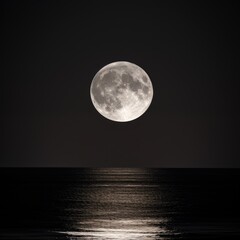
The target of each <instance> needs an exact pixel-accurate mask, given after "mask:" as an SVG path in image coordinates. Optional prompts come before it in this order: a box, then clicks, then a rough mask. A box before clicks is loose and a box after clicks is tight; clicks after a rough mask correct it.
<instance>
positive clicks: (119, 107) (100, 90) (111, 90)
mask: <svg viewBox="0 0 240 240" xmlns="http://www.w3.org/2000/svg"><path fill="white" fill-rule="evenodd" d="M90 95H91V99H92V102H93V105H94V107H95V108H96V109H97V111H98V112H99V113H100V114H101V115H102V116H104V117H105V118H107V119H110V120H112V121H117V122H128V121H131V120H134V119H136V118H138V117H140V116H141V115H142V114H143V113H144V112H145V111H146V110H147V109H148V107H149V106H150V104H151V102H152V98H153V86H152V83H151V80H150V78H149V76H148V75H147V73H146V72H145V71H144V70H143V69H142V68H140V67H139V66H137V65H136V64H133V63H130V62H114V63H110V64H108V65H106V66H105V67H103V68H102V69H100V70H99V71H98V72H97V74H96V75H95V76H94V78H93V80H92V84H91V88H90Z"/></svg>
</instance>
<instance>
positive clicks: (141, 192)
mask: <svg viewBox="0 0 240 240" xmlns="http://www.w3.org/2000/svg"><path fill="white" fill-rule="evenodd" d="M0 175H1V176H0V181H1V183H0V184H1V185H0V186H1V192H0V193H1V194H0V198H1V205H0V210H1V215H0V217H1V224H0V239H4V240H7V239H17V240H20V239H22V240H28V239H31V240H37V239H38V240H45V239H47V240H53V239H54V240H56V239H61V240H62V239H68V240H82V239H86V240H88V239H93V240H95V239H96V240H120V239H121V240H123V239H124V240H135V239H138V240H160V239H161V240H167V239H191V240H195V239H226V240H230V239H240V215H239V213H240V211H239V210H240V205H239V204H240V169H158V168H1V169H0Z"/></svg>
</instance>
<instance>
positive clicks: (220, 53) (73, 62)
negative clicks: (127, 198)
mask: <svg viewBox="0 0 240 240" xmlns="http://www.w3.org/2000/svg"><path fill="white" fill-rule="evenodd" d="M130 2H131V1H126V2H124V1H110V3H103V2H102V1H95V2H94V1H10V0H9V1H2V5H3V8H4V23H3V24H4V28H3V39H4V44H3V45H2V46H3V48H4V51H3V52H4V67H3V69H4V81H2V84H3V86H2V91H1V94H2V100H3V108H2V113H3V114H2V120H3V124H2V133H3V134H2V137H3V142H4V144H3V157H2V158H1V160H0V165H1V166H2V167H6V166H8V167H18V166H21V167H26V166H29V167H35V166H36V167H38V166H39V167H75V166H76V167H240V160H239V159H240V157H239V149H238V146H239V135H238V124H239V120H240V119H239V116H238V112H239V106H238V104H237V100H238V92H239V83H238V80H239V55H238V54H237V47H238V45H239V38H238V37H237V35H238V32H239V25H238V24H237V21H238V15H239V13H238V8H237V7H236V6H235V5H234V4H233V3H232V2H231V1H227V2H225V3H224V5H223V4H222V5H220V4H219V3H217V4H215V5H214V4H212V5H209V1H207V2H206V3H203V1H198V2H196V1H188V2H185V1H152V2H151V1H143V2H147V5H146V4H143V3H141V1H138V2H137V5H134V4H133V3H130ZM193 2H194V3H193ZM135 4H136V3H135ZM119 60H125V61H129V62H133V63H135V64H137V65H139V66H140V67H142V68H143V69H144V70H145V71H146V72H147V73H148V75H149V76H150V78H151V80H152V83H153V86H154V98H153V102H152V104H151V106H150V108H149V109H148V111H147V112H146V113H145V114H144V115H143V116H142V117H140V118H138V119H137V120H135V121H132V122H127V123H118V122H112V121H109V120H107V119H105V118H103V117H102V116H101V115H100V114H99V113H98V112H97V111H96V110H95V108H94V107H93V105H92V102H91V99H90V96H89V88H90V84H91V81H92V79H93V77H94V75H95V74H96V72H97V71H98V70H99V69H100V68H102V67H103V66H104V65H106V64H108V63H111V62H114V61H119Z"/></svg>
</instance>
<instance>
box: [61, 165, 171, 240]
mask: <svg viewBox="0 0 240 240" xmlns="http://www.w3.org/2000/svg"><path fill="white" fill-rule="evenodd" d="M149 177H150V178H149ZM89 181H90V184H89ZM89 181H88V187H86V186H84V185H83V186H82V187H81V188H80V189H76V187H73V188H72V189H71V191H72V195H71V194H70V192H69V193H68V196H66V197H67V198H68V200H69V201H71V198H72V200H73V199H74V201H72V203H71V204H70V205H71V208H66V209H65V213H66V215H67V216H69V217H70V218H71V217H72V220H71V222H72V225H71V226H70V228H71V231H65V232H61V233H64V234H66V235H67V236H69V238H70V239H72V240H75V239H98V240H106V239H109V240H117V239H119V240H120V239H131V240H134V239H142V240H148V239H149V240H150V239H167V238H165V237H166V236H168V235H172V234H173V232H172V231H170V230H169V229H168V227H167V224H168V218H167V217H164V216H162V217H160V215H159V212H158V210H159V209H158V208H159V204H164V203H161V201H160V199H161V196H160V195H159V193H160V192H161V191H159V185H157V184H153V182H152V179H151V175H149V173H148V172H147V171H145V170H142V169H130V170H129V169H128V170H125V171H124V170H122V169H114V170H112V171H110V170H104V169H100V170H93V172H92V173H91V180H89ZM156 193H157V194H156ZM65 200H66V199H65ZM74 202H75V203H74ZM79 203H84V204H83V205H81V206H80V205H79ZM77 205H78V206H77Z"/></svg>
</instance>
